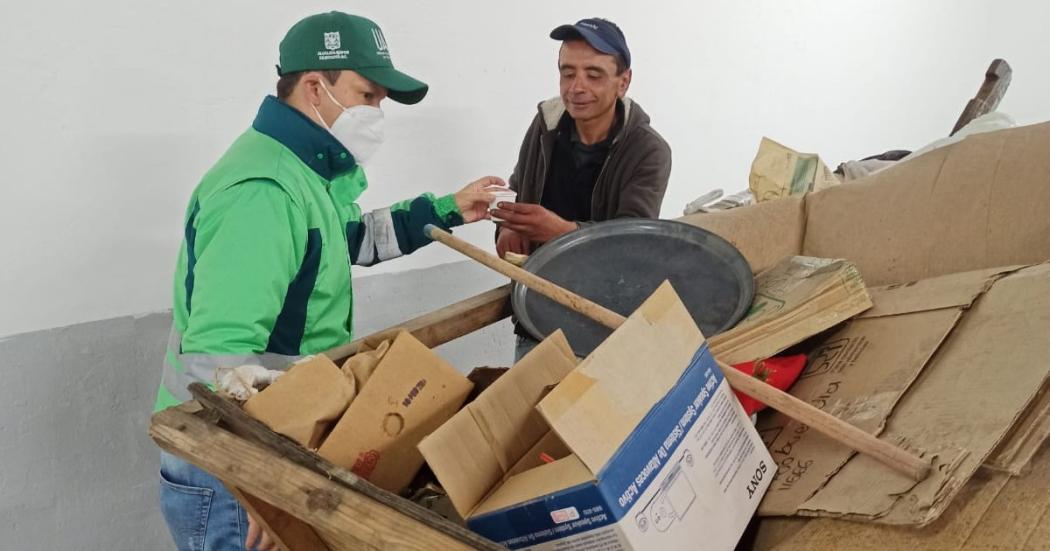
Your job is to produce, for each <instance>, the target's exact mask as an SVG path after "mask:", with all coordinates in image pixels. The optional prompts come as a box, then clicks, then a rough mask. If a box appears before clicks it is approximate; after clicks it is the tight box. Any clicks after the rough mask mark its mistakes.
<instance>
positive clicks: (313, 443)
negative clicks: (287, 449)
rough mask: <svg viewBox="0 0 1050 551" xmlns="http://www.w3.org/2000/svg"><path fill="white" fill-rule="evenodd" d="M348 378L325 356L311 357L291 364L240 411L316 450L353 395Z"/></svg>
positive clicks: (354, 391)
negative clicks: (285, 371)
mask: <svg viewBox="0 0 1050 551" xmlns="http://www.w3.org/2000/svg"><path fill="white" fill-rule="evenodd" d="M356 387H357V385H356V382H355V380H354V377H352V376H351V377H348V376H346V375H344V374H343V372H342V371H340V369H339V368H338V367H336V365H335V364H334V363H333V362H332V360H330V359H328V357H327V356H324V355H323V354H322V355H318V356H313V357H312V358H309V359H307V360H304V361H301V362H300V363H297V364H295V365H293V366H292V367H291V369H289V370H288V372H287V373H285V374H284V375H282V376H281V377H279V378H278V379H277V380H276V381H274V383H273V384H271V385H270V386H268V387H266V388H265V389H264V390H262V391H260V392H259V393H258V394H256V395H255V396H252V397H251V398H249V399H248V401H247V402H245V403H244V411H245V412H246V413H247V414H248V415H251V416H252V417H254V418H256V419H258V420H260V421H262V422H263V423H265V424H266V426H268V427H270V429H271V430H273V431H274V432H276V433H279V434H283V435H285V436H287V437H289V438H291V439H292V440H295V441H296V442H298V443H300V444H302V445H303V446H305V447H307V448H309V449H316V448H317V447H319V446H320V445H321V441H322V439H323V438H324V436H325V435H326V434H327V433H328V431H329V429H330V428H331V427H332V425H334V424H335V422H336V421H338V420H339V418H340V417H342V415H343V412H345V411H346V408H347V407H348V406H349V405H350V401H351V400H353V399H354V396H355V394H356Z"/></svg>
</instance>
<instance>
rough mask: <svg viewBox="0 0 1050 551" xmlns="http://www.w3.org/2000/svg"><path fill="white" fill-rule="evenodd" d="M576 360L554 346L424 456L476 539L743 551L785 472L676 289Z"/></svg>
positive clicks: (529, 360)
mask: <svg viewBox="0 0 1050 551" xmlns="http://www.w3.org/2000/svg"><path fill="white" fill-rule="evenodd" d="M571 354H572V353H571V351H569V348H568V343H565V342H564V337H561V336H560V335H558V334H556V335H554V336H552V337H551V338H549V339H547V340H545V341H544V342H543V343H541V344H540V346H538V347H537V348H536V349H535V350H533V352H532V353H531V354H530V355H529V356H528V357H526V358H525V359H523V361H522V362H520V363H519V364H518V365H516V366H515V367H513V368H511V370H510V371H509V372H508V373H507V374H506V375H504V377H503V378H501V379H500V380H498V381H497V382H496V383H495V384H494V385H493V386H492V387H491V388H489V389H488V390H486V391H485V392H483V393H482V395H481V396H480V397H479V398H478V401H476V402H474V403H471V404H470V405H468V406H467V407H466V408H464V410H463V411H461V412H460V413H458V414H457V415H456V416H455V417H453V418H452V419H451V420H450V421H449V422H448V423H446V424H445V425H443V426H442V427H441V428H440V429H438V430H437V431H435V432H434V433H433V434H431V435H430V436H429V437H428V438H426V439H425V440H424V441H423V443H422V444H421V446H420V448H421V450H422V451H423V454H424V455H425V457H426V459H427V462H428V463H429V464H430V467H431V468H432V469H433V470H434V473H435V474H436V475H437V477H438V480H439V481H440V482H441V484H442V486H443V487H444V488H445V490H446V491H447V492H448V494H449V496H450V497H451V498H452V500H453V503H454V504H455V505H456V508H457V510H458V511H459V512H460V514H462V515H463V516H464V518H466V519H467V525H468V527H470V528H471V529H473V530H475V531H477V532H478V533H480V534H482V535H484V536H486V537H488V538H490V539H493V540H495V541H497V542H500V543H502V544H504V545H507V546H508V547H511V548H515V549H518V548H526V547H527V548H532V549H559V550H568V549H675V548H695V546H696V545H697V543H698V542H701V541H702V542H704V546H705V548H709V549H732V548H733V546H734V545H735V544H736V543H737V541H738V539H739V537H740V535H741V534H742V532H743V530H744V528H745V527H746V525H747V523H748V521H749V520H750V518H751V515H752V513H753V511H754V509H755V507H756V506H757V504H758V501H759V500H760V499H761V496H762V494H763V493H764V492H765V490H766V488H767V485H768V484H769V480H770V476H771V475H772V466H773V463H772V461H771V458H770V456H769V454H768V453H767V452H766V451H765V449H764V447H763V446H762V443H761V440H760V439H759V437H758V434H757V433H756V432H755V430H754V428H753V427H752V426H751V423H750V421H749V419H748V418H747V417H746V416H745V415H744V412H743V410H742V409H741V407H740V404H739V402H738V401H737V400H736V398H734V397H733V395H732V393H731V390H730V389H729V385H728V383H726V382H725V381H724V380H723V378H722V373H721V371H720V370H719V369H718V367H717V366H716V365H715V363H714V360H713V358H712V357H711V355H710V353H709V352H708V349H707V346H706V343H705V342H704V337H703V335H701V333H700V331H699V329H698V328H697V327H696V324H695V323H694V322H693V320H692V318H691V317H690V315H689V313H688V312H687V311H686V309H685V307H684V306H683V305H682V303H681V301H680V300H679V299H678V296H677V294H675V292H674V290H673V289H672V288H671V286H670V284H668V283H665V284H664V285H662V286H661V287H660V288H659V289H658V290H657V291H656V292H655V293H654V294H653V296H651V297H650V298H649V299H648V300H647V301H646V302H645V303H644V304H642V306H640V307H639V308H638V310H637V311H635V312H634V314H632V315H631V316H630V317H629V318H628V319H627V321H626V322H625V323H624V325H623V326H621V327H620V328H619V329H617V330H616V331H615V332H613V334H612V335H611V336H610V337H609V338H608V339H607V340H606V341H605V342H604V343H602V345H601V346H599V347H598V348H597V349H595V350H594V352H592V353H591V355H590V356H588V357H587V359H585V360H583V362H582V363H580V364H579V366H576V367H575V368H574V369H571V370H570V368H571V366H572V363H573V360H572V359H571ZM561 377H564V378H563V379H561V382H560V383H558V384H557V386H556V387H554V389H553V390H551V391H550V393H549V394H547V395H546V396H545V397H543V396H542V395H543V392H544V391H545V388H546V387H547V386H548V385H549V384H550V383H551V382H552V381H557V380H558V379H559V378H561ZM501 383H503V384H501ZM537 402H538V403H537ZM494 404H507V405H508V407H507V408H506V411H507V413H506V414H502V413H501V411H500V410H499V408H494V407H491V406H492V405H494ZM532 405H535V411H538V412H539V415H540V417H537V416H536V415H535V414H534V413H533V411H532ZM544 421H545V423H543V422H544ZM547 427H549V428H550V429H551V431H552V432H547ZM518 435H522V436H523V437H522V438H518ZM541 453H544V454H546V455H549V456H551V459H554V461H552V462H549V463H544V462H542V461H540V459H539V456H540V454H541Z"/></svg>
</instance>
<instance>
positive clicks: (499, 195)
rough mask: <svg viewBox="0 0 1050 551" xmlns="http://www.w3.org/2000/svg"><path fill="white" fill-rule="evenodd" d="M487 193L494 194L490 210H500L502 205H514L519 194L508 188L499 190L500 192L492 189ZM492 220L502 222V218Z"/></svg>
mask: <svg viewBox="0 0 1050 551" xmlns="http://www.w3.org/2000/svg"><path fill="white" fill-rule="evenodd" d="M485 191H488V192H489V193H491V194H492V202H491V203H489V210H493V209H497V208H499V204H500V203H513V202H514V201H516V200H517V199H518V192H516V191H511V190H510V189H508V188H499V191H497V190H495V189H491V188H490V189H487V190H485ZM492 219H493V220H495V221H497V222H502V220H501V219H500V218H497V217H495V216H493V217H492Z"/></svg>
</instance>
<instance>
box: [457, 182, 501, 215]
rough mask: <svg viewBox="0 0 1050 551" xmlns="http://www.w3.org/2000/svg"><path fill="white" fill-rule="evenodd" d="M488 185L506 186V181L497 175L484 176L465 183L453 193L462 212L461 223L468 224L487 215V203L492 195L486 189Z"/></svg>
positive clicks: (490, 200)
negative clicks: (464, 185)
mask: <svg viewBox="0 0 1050 551" xmlns="http://www.w3.org/2000/svg"><path fill="white" fill-rule="evenodd" d="M490 187H503V188H505V187H507V183H506V182H504V181H503V179H502V178H499V177H497V176H485V177H484V178H479V179H477V180H474V181H473V182H471V183H469V184H467V187H465V188H463V189H461V190H459V191H458V192H456V194H455V195H454V197H455V199H456V206H458V207H459V212H461V213H463V223H465V224H469V223H471V222H477V221H478V220H483V219H485V218H488V217H489V203H491V202H492V199H493V196H492V194H491V193H489V192H488V191H486V188H490Z"/></svg>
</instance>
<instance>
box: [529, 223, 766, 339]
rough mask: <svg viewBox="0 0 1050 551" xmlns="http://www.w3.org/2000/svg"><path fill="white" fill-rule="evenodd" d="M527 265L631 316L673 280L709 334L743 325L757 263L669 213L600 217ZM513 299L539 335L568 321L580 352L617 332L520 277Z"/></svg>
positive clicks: (531, 331) (567, 328)
mask: <svg viewBox="0 0 1050 551" xmlns="http://www.w3.org/2000/svg"><path fill="white" fill-rule="evenodd" d="M524 268H525V269H526V270H528V271H530V272H532V273H534V274H536V275H538V276H540V277H543V278H545V279H548V280H550V281H551V282H553V283H556V284H558V285H560V286H562V287H564V288H566V289H568V290H570V291H572V292H574V293H577V294H579V295H581V296H584V297H586V298H588V299H590V300H593V301H594V302H597V303H598V304H601V305H602V306H605V307H606V308H609V309H610V310H613V311H615V312H617V313H620V314H622V315H624V316H629V315H630V314H631V313H632V312H634V310H635V309H636V308H638V306H640V305H641V304H642V302H644V301H645V299H647V298H649V295H651V294H652V293H653V291H655V290H656V288H657V287H659V286H660V284H661V283H663V281H664V280H670V282H671V284H672V285H673V286H674V289H675V291H676V292H677V293H678V296H679V297H681V299H682V302H683V303H684V304H685V306H686V308H687V309H688V310H689V313H690V314H692V316H693V319H694V320H695V321H696V324H697V325H698V326H699V327H700V330H701V331H702V332H703V334H704V335H705V336H707V337H710V336H712V335H715V334H718V333H720V332H722V331H725V330H726V329H729V328H731V327H733V326H734V325H736V323H737V322H738V321H740V320H741V319H742V318H743V317H744V315H745V314H747V311H748V308H750V307H751V301H752V300H753V299H754V295H755V280H754V277H753V276H752V275H751V267H750V266H749V265H748V263H747V260H745V259H744V257H743V255H741V254H740V251H738V250H737V249H736V247H734V246H733V245H732V244H730V243H729V242H728V241H726V240H725V239H722V238H721V237H719V236H717V235H715V234H713V233H711V232H709V231H707V230H704V229H701V228H698V227H696V226H690V225H689V224H684V223H682V222H673V221H670V220H646V219H622V220H612V221H608V222H602V223H598V224H594V225H591V226H588V227H586V228H584V229H582V230H579V231H575V232H571V233H567V234H565V235H563V236H561V237H558V238H557V239H554V240H552V241H550V242H549V243H547V244H545V245H544V246H542V247H540V248H539V249H538V250H537V251H536V252H535V253H534V254H533V255H532V256H530V257H529V259H528V260H527V261H526V262H525V265H524ZM511 307H512V308H513V310H514V314H515V316H516V317H517V319H518V321H519V322H520V323H521V325H522V327H524V329H525V330H526V331H527V332H528V333H529V334H530V335H532V337H533V338H536V339H538V340H542V339H543V338H544V337H545V336H547V335H549V334H550V333H552V332H554V331H555V330H557V329H561V330H562V331H564V332H565V336H566V337H567V338H568V339H569V343H570V345H571V346H572V349H573V351H574V352H575V353H576V354H577V355H578V356H586V355H587V354H590V353H591V351H592V350H594V349H595V348H596V347H597V346H598V345H599V344H601V342H602V341H604V340H605V338H606V337H608V336H609V334H610V333H611V331H610V330H609V329H608V328H606V327H604V326H602V325H600V324H598V323H597V322H594V321H591V320H590V319H588V318H586V317H584V316H583V315H581V314H577V313H576V312H573V311H571V310H569V309H568V308H565V307H564V306H561V305H559V304H557V303H555V302H553V301H551V300H549V299H547V298H546V297H543V296H541V295H540V294H538V293H536V292H534V291H530V290H529V289H528V288H527V287H525V286H524V285H521V284H520V283H515V285H514V291H513V293H512V295H511Z"/></svg>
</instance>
